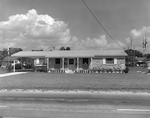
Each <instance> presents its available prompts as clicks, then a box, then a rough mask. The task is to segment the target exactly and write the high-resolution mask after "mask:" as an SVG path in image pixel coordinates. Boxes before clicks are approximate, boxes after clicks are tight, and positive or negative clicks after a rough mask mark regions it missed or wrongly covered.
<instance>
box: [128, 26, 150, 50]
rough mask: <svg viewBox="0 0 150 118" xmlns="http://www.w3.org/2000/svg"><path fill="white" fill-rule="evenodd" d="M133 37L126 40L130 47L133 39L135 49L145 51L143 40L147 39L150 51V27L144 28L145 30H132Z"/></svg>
mask: <svg viewBox="0 0 150 118" xmlns="http://www.w3.org/2000/svg"><path fill="white" fill-rule="evenodd" d="M130 34H131V37H130V38H129V37H128V38H126V39H125V40H126V43H127V44H128V45H129V44H130V42H131V38H132V42H133V47H135V48H136V49H138V50H140V51H143V39H144V38H145V37H146V39H147V41H148V44H147V50H148V51H150V46H149V43H150V38H149V36H150V26H147V27H146V26H143V28H141V29H139V30H137V29H132V30H131V31H130Z"/></svg>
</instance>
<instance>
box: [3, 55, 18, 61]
mask: <svg viewBox="0 0 150 118" xmlns="http://www.w3.org/2000/svg"><path fill="white" fill-rule="evenodd" d="M16 59H17V58H16V57H10V56H8V57H5V58H4V59H3V61H7V62H10V61H14V60H16Z"/></svg>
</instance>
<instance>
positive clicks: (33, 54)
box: [11, 51, 50, 58]
mask: <svg viewBox="0 0 150 118" xmlns="http://www.w3.org/2000/svg"><path fill="white" fill-rule="evenodd" d="M49 52H50V51H20V52H18V53H15V54H13V55H11V56H12V57H33V58H34V57H45V56H46V54H47V53H49Z"/></svg>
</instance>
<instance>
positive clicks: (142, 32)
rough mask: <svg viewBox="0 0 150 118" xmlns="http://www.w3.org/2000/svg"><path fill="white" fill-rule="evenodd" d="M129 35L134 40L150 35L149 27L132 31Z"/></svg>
mask: <svg viewBox="0 0 150 118" xmlns="http://www.w3.org/2000/svg"><path fill="white" fill-rule="evenodd" d="M130 33H131V35H132V36H133V37H134V38H139V37H140V36H143V35H145V34H147V33H150V26H148V27H145V26H143V28H142V29H140V30H137V29H132V30H131V32H130Z"/></svg>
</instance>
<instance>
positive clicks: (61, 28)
mask: <svg viewBox="0 0 150 118" xmlns="http://www.w3.org/2000/svg"><path fill="white" fill-rule="evenodd" d="M0 42H2V43H1V47H4V46H5V47H6V45H7V44H8V43H9V44H10V46H14V47H21V48H22V49H23V50H32V49H41V48H42V49H44V50H50V49H52V47H56V48H59V47H61V46H70V47H71V49H102V48H118V45H117V44H115V43H109V44H108V41H107V40H106V36H105V35H101V36H100V37H99V38H86V39H83V40H81V39H78V38H77V37H75V36H71V33H70V29H69V28H68V24H67V23H65V22H64V21H58V20H55V19H54V18H52V17H51V16H49V15H47V14H46V15H40V14H38V13H37V11H36V10H34V9H32V10H29V11H28V13H26V14H17V15H13V16H10V17H9V19H8V21H2V22H0ZM119 43H120V44H122V43H121V42H119Z"/></svg>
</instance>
